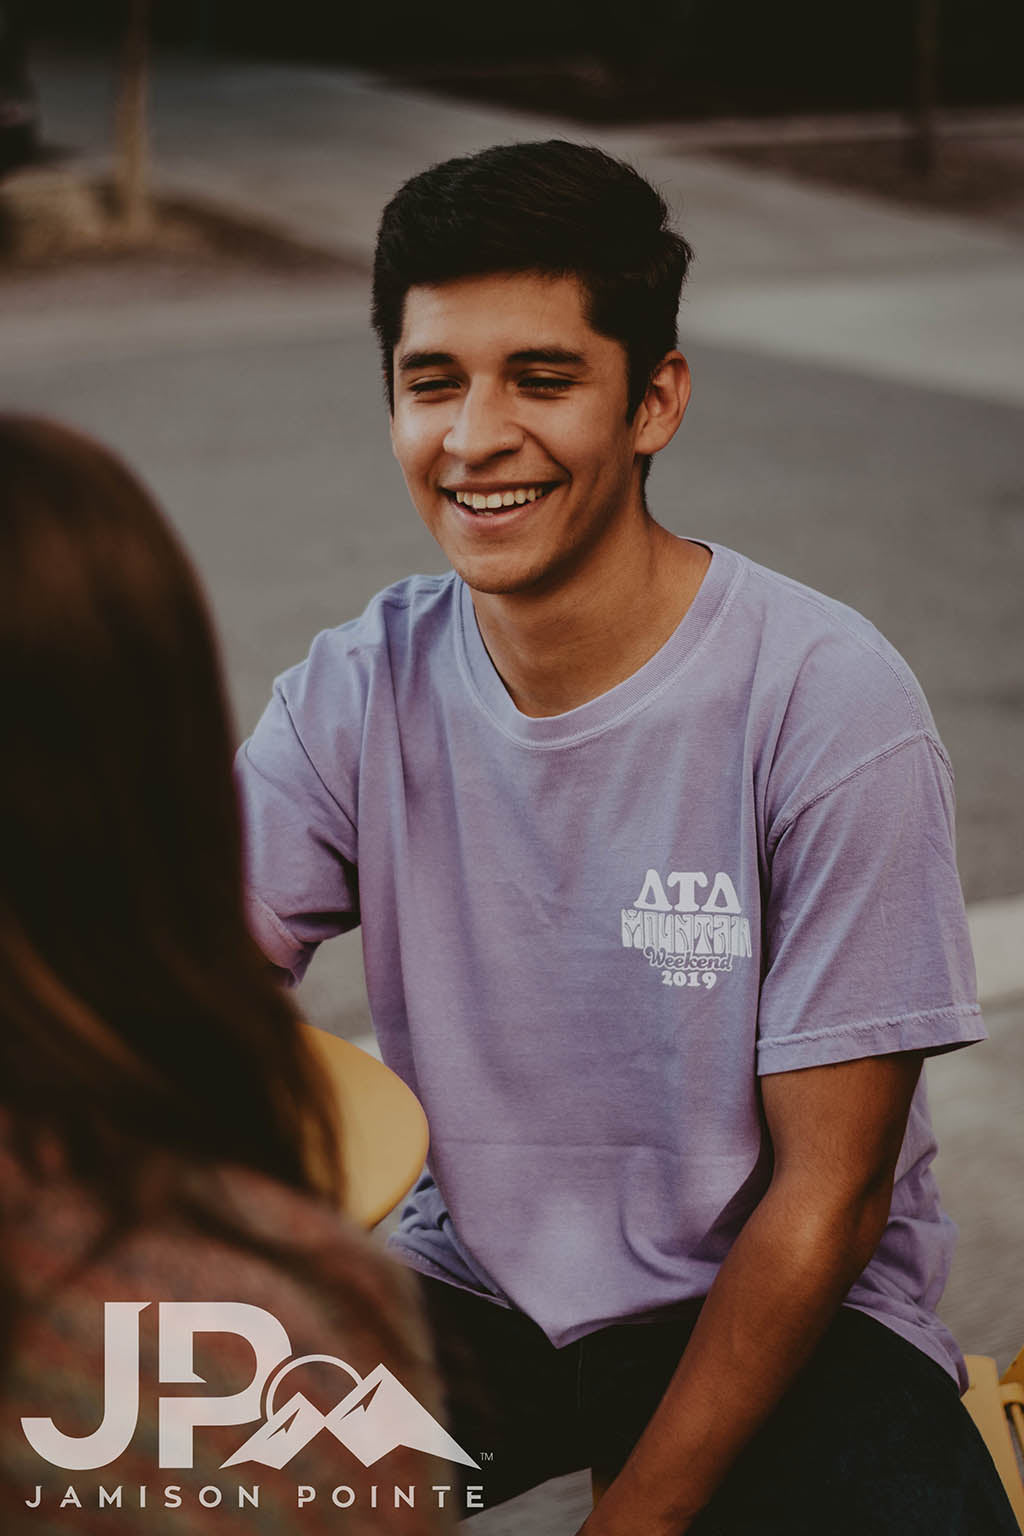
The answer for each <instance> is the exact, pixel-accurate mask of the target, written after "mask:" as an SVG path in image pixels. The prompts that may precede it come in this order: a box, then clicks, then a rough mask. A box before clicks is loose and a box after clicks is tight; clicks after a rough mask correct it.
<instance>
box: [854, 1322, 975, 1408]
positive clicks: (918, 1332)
mask: <svg viewBox="0 0 1024 1536" xmlns="http://www.w3.org/2000/svg"><path fill="white" fill-rule="evenodd" d="M843 1306H844V1307H849V1308H850V1309H851V1310H852V1311H854V1312H863V1314H864V1316H865V1317H870V1318H871V1320H872V1321H873V1322H876V1323H881V1324H882V1326H883V1327H885V1328H888V1329H889V1332H890V1333H894V1334H895V1335H896V1336H897V1338H900V1339H903V1340H904V1342H905V1343H907V1344H911V1345H913V1347H914V1348H915V1349H917V1350H920V1352H921V1354H922V1355H927V1357H928V1359H929V1360H932V1361H934V1363H935V1364H936V1365H938V1366H940V1367H941V1368H942V1370H944V1371H945V1372H946V1375H947V1376H948V1377H949V1378H950V1380H951V1381H952V1382H953V1383H954V1384H955V1386H956V1389H957V1391H958V1392H959V1393H960V1396H961V1397H962V1396H963V1394H964V1393H965V1392H966V1390H967V1386H968V1380H967V1365H966V1363H965V1361H964V1359H963V1356H962V1355H961V1354H960V1353H959V1351H957V1354H956V1355H951V1354H950V1352H949V1350H948V1349H944V1348H943V1346H942V1343H941V1341H940V1340H938V1339H935V1338H933V1337H932V1335H931V1334H929V1333H928V1332H926V1330H925V1329H924V1328H918V1327H915V1326H914V1324H913V1323H907V1322H904V1321H903V1320H902V1319H901V1318H898V1317H891V1316H890V1315H889V1314H888V1313H886V1312H878V1311H876V1310H875V1309H874V1308H873V1307H866V1306H864V1304H863V1303H862V1302H858V1301H844V1302H843Z"/></svg>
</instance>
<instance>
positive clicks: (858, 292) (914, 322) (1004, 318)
mask: <svg viewBox="0 0 1024 1536" xmlns="http://www.w3.org/2000/svg"><path fill="white" fill-rule="evenodd" d="M1022 320H1024V264H1019V263H1018V264H1017V265H1015V266H1012V267H1011V266H1006V267H999V266H996V265H992V266H989V267H988V268H987V269H986V270H985V271H984V272H980V273H972V274H968V273H964V272H957V273H945V272H943V273H922V272H912V273H906V274H903V275H901V276H895V277H894V276H881V275H879V276H876V277H873V278H867V279H863V280H858V279H828V278H826V279H818V280H804V281H802V282H799V283H790V282H779V283H765V284H756V285H754V284H751V285H747V284H738V285H737V286H736V287H735V288H728V287H725V286H724V285H723V287H722V289H721V290H719V291H716V290H715V288H713V287H709V288H708V289H706V290H705V291H704V292H699V291H698V290H697V289H696V287H695V289H694V292H693V294H692V296H691V299H690V303H689V304H688V305H687V306H686V308H685V309H684V311H683V314H682V316H681V331H682V336H683V347H684V350H685V344H686V339H687V338H688V337H694V338H695V339H698V340H701V341H707V342H710V343H712V344H714V343H719V344H725V345H729V346H734V347H742V348H749V349H750V350H752V351H756V352H762V353H768V354H770V355H772V356H774V357H790V358H792V359H794V360H795V361H799V362H807V363H817V364H820V365H821V366H824V367H829V368H836V369H841V370H843V371H852V372H854V373H860V374H866V375H869V376H871V377H875V378H890V379H895V380H897V381H899V382H900V383H904V384H912V385H916V386H923V387H925V388H932V389H945V390H949V391H950V392H951V393H953V394H957V395H970V396H974V397H976V398H981V399H986V400H990V401H995V402H1000V403H1002V404H1006V405H1011V406H1022V405H1024V362H1022V359H1021V348H1020V340H1019V336H1020V323H1021V321H1022Z"/></svg>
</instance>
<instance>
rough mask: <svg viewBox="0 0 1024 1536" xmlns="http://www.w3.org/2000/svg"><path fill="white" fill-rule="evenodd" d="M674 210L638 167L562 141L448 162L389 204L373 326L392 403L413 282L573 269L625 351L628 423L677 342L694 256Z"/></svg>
mask: <svg viewBox="0 0 1024 1536" xmlns="http://www.w3.org/2000/svg"><path fill="white" fill-rule="evenodd" d="M668 218H669V214H668V208H667V207H666V205H665V202H664V200H663V199H662V198H661V197H660V196H659V195H658V193H657V192H656V191H655V189H654V188H653V187H652V186H651V185H650V183H649V182H647V181H645V180H644V178H643V177H642V176H641V175H640V174H639V173H638V172H637V171H635V170H633V168H632V166H629V165H626V164H625V163H624V162H623V161H621V160H614V159H612V157H611V156H610V155H606V154H604V153H603V152H602V151H601V150H599V149H594V148H592V147H590V146H588V145H584V144H570V143H568V142H566V141H565V140H562V139H548V140H546V141H544V142H537V143H527V144H499V145H495V146H494V147H493V148H491V149H485V150H482V151H481V152H480V153H479V154H476V155H468V156H466V157H464V158H461V159H457V160H445V161H443V162H442V163H441V164H440V165H434V166H431V167H430V169H429V170H426V171H422V172H420V174H419V175H418V176H414V177H413V178H412V179H411V180H410V181H407V182H405V184H404V185H403V186H401V187H400V188H399V189H398V191H397V192H396V193H395V195H394V197H393V198H392V199H391V201H390V202H389V203H388V205H387V207H386V208H385V209H384V212H383V214H382V216H381V221H380V228H379V230H378V232H377V249H376V252H375V255H374V262H373V311H372V319H373V328H374V330H375V331H376V333H377V339H378V341H379V343H380V348H381V358H382V362H383V365H384V378H385V383H386V385H387V392H388V403H389V405H390V406H391V407H392V409H393V408H394V362H393V359H394V349H395V346H396V345H397V343H398V338H399V336H400V334H401V330H402V312H403V307H404V304H405V295H406V293H407V292H408V290H409V289H410V288H412V287H415V286H417V285H419V284H436V283H446V282H452V281H454V280H456V279H458V278H461V277H476V276H482V275H485V274H487V273H493V272H545V273H550V274H551V275H552V276H574V277H577V278H578V279H579V280H580V282H581V283H582V285H583V289H584V292H585V295H586V314H587V320H588V322H589V324H590V325H591V326H592V327H593V329H594V330H595V331H597V332H599V333H600V334H601V335H602V336H609V337H611V338H613V339H614V340H615V341H619V342H621V343H622V345H623V346H624V347H625V349H626V357H627V370H628V372H627V380H628V401H627V411H626V416H627V420H630V421H631V420H632V419H633V416H634V415H635V414H636V410H637V407H638V406H639V404H640V402H641V400H642V399H643V397H644V394H645V393H646V390H647V386H648V383H649V382H650V378H651V375H652V373H653V372H654V369H655V368H656V367H657V365H658V363H660V362H661V359H662V358H663V357H664V356H665V354H666V352H670V351H671V350H672V348H673V347H674V346H675V345H676V314H677V311H678V309H679V293H680V289H681V288H682V285H683V281H684V279H685V277H686V273H687V268H688V267H689V264H690V261H691V259H692V256H693V252H692V251H691V249H690V247H689V245H688V244H687V243H686V241H685V240H684V239H683V237H682V236H681V235H678V234H676V233H675V231H674V230H672V229H670V228H669V227H668Z"/></svg>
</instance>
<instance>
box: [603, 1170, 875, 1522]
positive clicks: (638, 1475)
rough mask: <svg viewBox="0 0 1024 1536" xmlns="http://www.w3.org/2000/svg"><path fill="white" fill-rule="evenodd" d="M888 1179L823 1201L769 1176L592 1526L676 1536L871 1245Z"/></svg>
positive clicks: (796, 1365)
mask: <svg viewBox="0 0 1024 1536" xmlns="http://www.w3.org/2000/svg"><path fill="white" fill-rule="evenodd" d="M890 1199H891V1185H887V1186H886V1187H885V1188H884V1189H879V1190H876V1191H875V1192H874V1193H873V1194H871V1195H870V1196H864V1197H862V1198H861V1199H860V1200H858V1201H857V1202H855V1203H853V1202H848V1203H846V1204H845V1205H843V1206H842V1207H835V1208H832V1209H826V1208H824V1207H823V1206H822V1205H821V1203H820V1200H817V1199H814V1198H813V1197H811V1196H810V1195H809V1194H808V1192H807V1191H806V1190H805V1189H802V1188H800V1187H795V1186H792V1185H791V1186H788V1187H787V1186H786V1185H785V1184H784V1183H780V1184H778V1185H775V1184H773V1185H772V1186H771V1187H770V1188H769V1190H768V1191H767V1193H766V1194H765V1196H764V1198H763V1199H762V1200H761V1202H760V1204H759V1205H758V1206H757V1208H756V1209H755V1210H754V1211H753V1213H752V1214H751V1216H750V1218H749V1219H748V1221H747V1223H746V1225H745V1226H744V1228H743V1230H742V1231H741V1233H740V1235H739V1237H738V1238H737V1239H736V1242H735V1243H734V1244H733V1247H732V1249H731V1250H730V1252H729V1254H728V1256H727V1258H726V1260H725V1262H724V1263H723V1265H722V1267H721V1269H720V1270H719V1272H718V1274H717V1276H716V1277H715V1280H714V1283H713V1285H712V1287H711V1290H710V1292H709V1293H708V1297H707V1300H706V1301H705V1303H704V1306H703V1308H702V1309H701V1313H700V1317H699V1318H698V1321H697V1324H696V1327H695V1328H694V1331H693V1334H692V1335H691V1337H690V1341H689V1343H688V1345H687V1347H686V1350H685V1352H684V1354H683V1357H682V1359H681V1361H680V1363H679V1365H678V1367H677V1368H676V1372H675V1375H674V1376H673V1378H672V1380H671V1381H670V1383H669V1385H668V1388H667V1389H666V1392H665V1395H664V1397H663V1399H662V1401H661V1403H660V1405H659V1407H658V1409H657V1411H656V1412H655V1414H654V1416H653V1417H652V1419H651V1420H650V1422H649V1424H648V1426H647V1428H646V1429H645V1431H644V1433H643V1435H642V1437H641V1438H640V1440H639V1442H638V1443H637V1445H636V1446H635V1447H634V1450H633V1453H632V1455H631V1456H630V1458H629V1460H628V1461H627V1463H626V1465H625V1467H624V1468H623V1469H622V1471H621V1472H620V1474H619V1476H618V1477H617V1478H616V1479H615V1481H614V1482H613V1483H612V1484H611V1486H610V1488H609V1489H608V1491H607V1493H606V1494H605V1496H604V1498H603V1499H602V1500H601V1502H600V1504H599V1505H598V1507H597V1509H596V1510H595V1511H594V1513H593V1514H592V1515H591V1516H590V1518H589V1519H588V1520H587V1522H586V1523H585V1525H584V1527H583V1531H584V1532H585V1533H586V1536H606V1533H607V1536H612V1533H615V1536H619V1533H625V1532H629V1531H634V1532H635V1531H637V1530H643V1531H644V1532H645V1533H646V1536H660V1533H664V1536H669V1533H671V1536H677V1533H679V1532H682V1531H685V1530H686V1528H687V1526H688V1525H689V1523H690V1522H691V1520H692V1519H693V1518H694V1516H695V1515H696V1514H697V1512H698V1511H699V1510H700V1509H702V1508H703V1507H704V1505H705V1504H707V1502H708V1500H709V1499H710V1498H711V1495H712V1494H713V1493H714V1491H715V1489H716V1488H717V1487H718V1485H719V1483H720V1482H721V1481H722V1479H723V1478H724V1476H725V1474H726V1473H727V1472H728V1470H729V1468H730V1467H731V1466H732V1464H733V1462H734V1461H735V1459H736V1457H737V1456H738V1455H739V1453H740V1451H741V1450H742V1448H743V1446H744V1445H745V1444H746V1443H747V1441H748V1440H749V1439H750V1438H751V1437H752V1436H753V1434H754V1433H755V1431H756V1430H757V1429H758V1428H759V1426H760V1425H761V1424H762V1423H763V1422H764V1420H765V1419H766V1418H767V1417H768V1415H769V1414H770V1413H771V1411H772V1409H773V1408H774V1407H775V1406H776V1404H777V1403H778V1402H779V1400H780V1398H781V1397H782V1396H783V1394H784V1393H785V1391H786V1389H787V1388H788V1386H789V1385H790V1383H791V1382H792V1380H793V1378H794V1377H795V1376H796V1374H797V1373H798V1371H799V1370H800V1369H801V1367H802V1366H803V1365H804V1364H805V1363H806V1361H807V1360H808V1359H809V1357H810V1355H811V1354H812V1353H813V1351H814V1349H815V1347H816V1346H817V1344H818V1342H819V1341H820V1339H821V1337H822V1335H823V1333H824V1331H825V1329H826V1328H827V1327H828V1325H829V1323H830V1322H831V1320H832V1318H833V1317H834V1316H835V1313H836V1311H837V1309H838V1307H839V1305H840V1303H841V1302H842V1300H843V1297H844V1296H845V1295H846V1293H847V1291H848V1290H849V1288H850V1286H851V1285H852V1283H853V1281H854V1280H855V1279H856V1278H857V1276H858V1275H859V1274H860V1272H861V1270H862V1269H863V1268H864V1266H865V1265H866V1264H867V1262H868V1260H869V1259H870V1257H871V1255H872V1253H873V1252H874V1250H875V1248H876V1246H877V1244H878V1240H879V1238H880V1236H881V1233H882V1231H883V1230H884V1228H885V1223H886V1219H887V1216H888V1211H889V1202H890Z"/></svg>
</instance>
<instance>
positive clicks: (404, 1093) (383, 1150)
mask: <svg viewBox="0 0 1024 1536" xmlns="http://www.w3.org/2000/svg"><path fill="white" fill-rule="evenodd" d="M303 1029H304V1030H305V1031H306V1033H307V1039H308V1041H309V1044H310V1046H311V1047H312V1049H313V1052H314V1054H315V1056H316V1058H317V1060H318V1061H319V1062H320V1064H321V1065H322V1067H323V1070H324V1071H325V1073H326V1074H327V1077H328V1080H329V1082H330V1084H331V1088H332V1090H333V1093H334V1097H335V1102H336V1104H337V1106H338V1119H339V1122H340V1130H341V1138H340V1140H341V1147H340V1152H341V1160H342V1165H343V1168H344V1175H345V1210H346V1211H347V1213H348V1214H349V1216H351V1217H352V1220H353V1221H356V1222H358V1223H359V1225H360V1226H361V1227H367V1228H369V1227H375V1226H376V1225H377V1223H378V1222H379V1221H383V1219H384V1217H385V1216H386V1215H387V1214H388V1212H389V1211H391V1210H393V1209H394V1207H395V1206H396V1205H397V1204H398V1202H399V1201H400V1200H401V1199H402V1198H403V1196H405V1195H407V1194H408V1192H409V1190H410V1189H411V1188H412V1186H413V1185H414V1184H415V1182H416V1180H417V1179H418V1178H419V1175H420V1172H421V1170H422V1168H423V1164H424V1163H425V1161H426V1157H427V1146H428V1144H429V1139H430V1138H429V1132H428V1130H427V1117H426V1115H425V1114H424V1113H423V1108H422V1106H421V1104H420V1102H419V1100H418V1099H417V1098H416V1095H415V1094H414V1093H413V1092H412V1091H411V1089H409V1088H407V1087H406V1085H405V1084H404V1083H403V1082H402V1080H401V1078H400V1077H397V1076H396V1075H395V1073H394V1072H392V1071H391V1070H390V1069H389V1068H388V1067H385V1066H384V1065H383V1063H382V1062H379V1061H377V1059H376V1058H375V1057H373V1056H371V1055H369V1053H368V1052H366V1051H363V1050H360V1049H359V1047H358V1046H357V1045H353V1044H352V1042H351V1041H350V1040H340V1039H338V1037H337V1036H336V1035H329V1034H327V1033H326V1031H324V1030H322V1029H315V1028H313V1026H312V1025H310V1024H304V1025H303Z"/></svg>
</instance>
